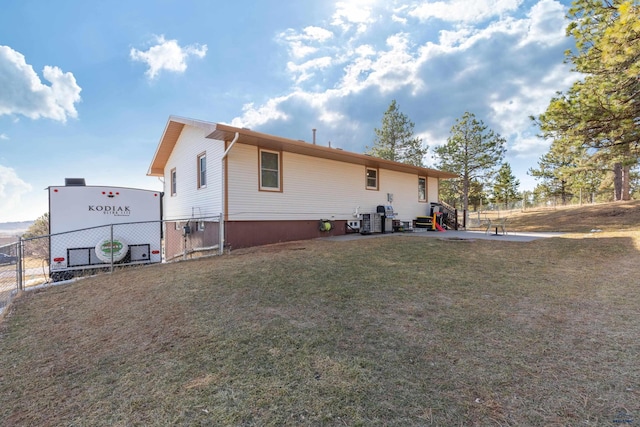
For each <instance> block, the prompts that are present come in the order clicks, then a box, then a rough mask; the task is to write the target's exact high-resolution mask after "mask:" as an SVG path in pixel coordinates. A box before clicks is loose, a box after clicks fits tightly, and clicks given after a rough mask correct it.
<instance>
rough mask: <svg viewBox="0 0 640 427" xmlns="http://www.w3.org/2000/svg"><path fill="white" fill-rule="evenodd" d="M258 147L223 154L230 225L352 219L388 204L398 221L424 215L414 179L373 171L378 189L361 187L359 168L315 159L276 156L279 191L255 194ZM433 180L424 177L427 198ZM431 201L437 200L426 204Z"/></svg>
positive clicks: (241, 147)
mask: <svg viewBox="0 0 640 427" xmlns="http://www.w3.org/2000/svg"><path fill="white" fill-rule="evenodd" d="M258 154H259V149H258V148H257V147H254V146H250V145H244V144H236V145H235V146H234V147H233V149H232V150H231V151H230V152H229V155H228V172H227V174H228V195H227V197H228V202H229V205H228V215H229V220H230V221H241V220H253V221H256V220H257V221H259V220H265V221H266V220H319V219H321V218H325V219H326V218H329V219H334V220H347V219H353V218H354V217H353V213H354V212H355V211H356V209H358V212H360V213H363V212H375V211H376V206H378V205H383V204H388V202H387V193H391V194H393V207H394V209H395V211H396V212H398V214H399V219H402V220H405V221H409V220H411V219H415V217H416V216H422V215H426V214H428V212H426V207H425V204H424V202H422V203H419V202H418V201H417V199H416V182H417V180H418V175H416V174H407V173H402V172H395V171H389V170H386V169H377V185H378V190H379V191H370V190H367V189H366V186H365V185H363V179H364V177H363V175H365V173H366V172H365V169H366V168H365V167H364V166H362V165H356V164H350V163H344V162H339V161H334V160H327V159H320V158H316V157H310V156H304V155H300V154H292V153H288V152H283V153H281V157H282V158H281V163H280V164H281V173H282V178H281V179H282V191H281V192H269V191H260V190H259V179H260V176H259V175H260V167H259V165H258V159H259V155H258ZM434 185H435V186H436V187H435V188H436V189H437V179H435V178H428V179H427V187H428V188H427V194H434V195H435V194H437V192H436V191H432V190H431V188H432V186H434ZM431 201H434V202H435V201H437V200H431Z"/></svg>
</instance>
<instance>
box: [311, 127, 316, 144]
mask: <svg viewBox="0 0 640 427" xmlns="http://www.w3.org/2000/svg"><path fill="white" fill-rule="evenodd" d="M311 130H312V131H313V145H316V130H315V129H311Z"/></svg>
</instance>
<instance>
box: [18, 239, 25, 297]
mask: <svg viewBox="0 0 640 427" xmlns="http://www.w3.org/2000/svg"><path fill="white" fill-rule="evenodd" d="M23 242H24V241H23V240H22V236H20V238H19V239H18V247H17V248H16V256H17V257H18V262H17V263H16V279H17V282H18V283H17V285H18V290H19V291H22V290H24V283H23V276H22V266H23V265H24V244H23Z"/></svg>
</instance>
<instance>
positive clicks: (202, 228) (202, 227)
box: [198, 221, 204, 231]
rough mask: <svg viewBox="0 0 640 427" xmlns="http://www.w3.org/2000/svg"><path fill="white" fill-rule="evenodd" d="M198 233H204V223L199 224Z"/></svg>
mask: <svg viewBox="0 0 640 427" xmlns="http://www.w3.org/2000/svg"><path fill="white" fill-rule="evenodd" d="M198 231H204V221H199V222H198Z"/></svg>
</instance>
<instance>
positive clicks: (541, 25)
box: [523, 0, 566, 44]
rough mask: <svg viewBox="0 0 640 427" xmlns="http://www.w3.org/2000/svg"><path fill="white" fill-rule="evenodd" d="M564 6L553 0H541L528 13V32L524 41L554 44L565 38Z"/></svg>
mask: <svg viewBox="0 0 640 427" xmlns="http://www.w3.org/2000/svg"><path fill="white" fill-rule="evenodd" d="M565 14H566V11H565V7H564V6H563V5H562V4H560V3H558V2H557V1H555V0H541V1H540V2H538V3H537V4H535V5H534V6H533V7H532V8H531V11H530V12H529V13H528V17H529V22H530V24H529V33H528V35H527V37H526V38H525V40H523V42H524V43H527V42H536V43H541V44H554V43H558V41H559V40H562V39H564V38H565V27H566V22H565Z"/></svg>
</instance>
